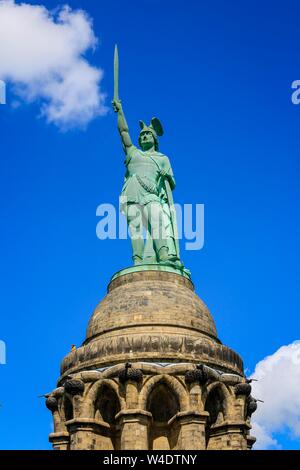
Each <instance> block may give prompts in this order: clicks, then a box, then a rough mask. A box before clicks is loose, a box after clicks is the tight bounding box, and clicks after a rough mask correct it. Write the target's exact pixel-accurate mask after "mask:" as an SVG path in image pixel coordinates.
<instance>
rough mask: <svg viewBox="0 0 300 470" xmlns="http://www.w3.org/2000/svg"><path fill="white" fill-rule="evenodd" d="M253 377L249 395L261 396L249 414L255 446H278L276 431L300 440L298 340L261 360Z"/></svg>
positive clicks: (299, 351) (299, 355)
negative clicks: (255, 407)
mask: <svg viewBox="0 0 300 470" xmlns="http://www.w3.org/2000/svg"><path fill="white" fill-rule="evenodd" d="M252 377H253V378H255V379H258V382H252V395H253V396H254V397H255V398H259V399H261V400H264V403H258V408H257V411H256V412H255V414H254V415H253V417H252V424H253V431H252V434H253V435H254V436H255V437H256V438H257V443H256V444H255V448H256V449H269V448H280V445H279V443H278V442H277V440H276V439H275V438H274V434H276V433H279V434H284V435H285V436H286V437H288V438H289V437H292V438H293V439H298V438H299V440H300V393H299V389H300V341H295V342H293V343H291V344H289V345H287V346H282V347H281V348H279V349H278V350H277V351H276V352H275V353H274V354H272V355H271V356H267V357H266V358H265V359H263V360H262V361H260V362H259V363H258V364H257V365H256V367H255V371H254V372H253V374H252Z"/></svg>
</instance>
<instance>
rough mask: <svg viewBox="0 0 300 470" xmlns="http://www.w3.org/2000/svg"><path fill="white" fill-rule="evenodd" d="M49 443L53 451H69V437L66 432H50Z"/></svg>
mask: <svg viewBox="0 0 300 470" xmlns="http://www.w3.org/2000/svg"><path fill="white" fill-rule="evenodd" d="M49 441H50V442H51V444H52V446H53V450H69V445H70V436H69V433H68V432H52V433H51V434H50V435H49Z"/></svg>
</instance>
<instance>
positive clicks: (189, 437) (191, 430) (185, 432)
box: [168, 410, 209, 450]
mask: <svg viewBox="0 0 300 470" xmlns="http://www.w3.org/2000/svg"><path fill="white" fill-rule="evenodd" d="M208 416H209V414H208V413H207V411H203V412H202V413H197V412H196V411H193V410H190V411H182V412H180V413H177V414H176V415H175V416H173V418H171V419H170V421H169V422H168V425H169V427H173V426H176V425H177V426H179V427H180V431H179V439H178V444H177V448H178V449H180V450H196V449H197V450H205V448H206V440H205V424H206V420H207V417H208Z"/></svg>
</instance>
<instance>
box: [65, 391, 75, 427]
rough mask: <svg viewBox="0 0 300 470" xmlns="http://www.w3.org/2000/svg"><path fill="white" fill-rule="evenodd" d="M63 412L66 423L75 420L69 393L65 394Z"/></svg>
mask: <svg viewBox="0 0 300 470" xmlns="http://www.w3.org/2000/svg"><path fill="white" fill-rule="evenodd" d="M63 412H64V416H65V421H70V420H71V419H73V418H74V408H73V400H72V398H71V397H70V396H69V395H68V394H67V393H65V395H64V398H63Z"/></svg>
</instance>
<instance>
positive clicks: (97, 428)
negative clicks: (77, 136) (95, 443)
mask: <svg viewBox="0 0 300 470" xmlns="http://www.w3.org/2000/svg"><path fill="white" fill-rule="evenodd" d="M66 426H67V429H68V431H69V432H70V433H73V432H76V431H78V430H80V431H93V432H96V433H101V431H103V430H104V429H105V430H107V429H110V425H109V424H108V423H105V422H104V421H101V420H99V419H93V418H75V419H71V420H70V421H67V422H66Z"/></svg>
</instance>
